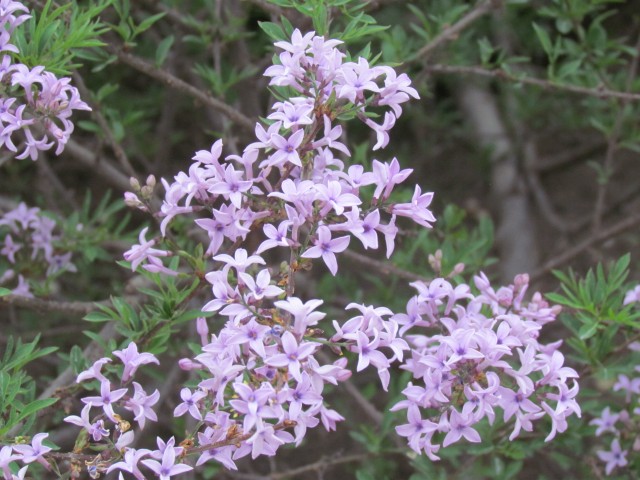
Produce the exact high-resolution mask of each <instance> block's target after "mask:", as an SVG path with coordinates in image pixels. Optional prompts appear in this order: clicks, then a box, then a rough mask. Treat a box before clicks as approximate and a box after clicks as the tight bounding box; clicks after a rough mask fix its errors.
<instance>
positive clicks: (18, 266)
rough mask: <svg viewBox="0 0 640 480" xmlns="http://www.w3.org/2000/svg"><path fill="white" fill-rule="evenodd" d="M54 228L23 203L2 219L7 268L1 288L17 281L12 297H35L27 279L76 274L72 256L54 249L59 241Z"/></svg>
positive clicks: (0, 228) (1, 244) (0, 253)
mask: <svg viewBox="0 0 640 480" xmlns="http://www.w3.org/2000/svg"><path fill="white" fill-rule="evenodd" d="M55 228H56V222H55V220H52V219H51V218H49V217H46V216H44V215H43V214H42V213H41V211H40V209H39V208H35V207H34V208H29V207H27V206H26V205H25V204H24V203H20V204H19V205H18V207H16V208H15V209H13V210H11V211H9V212H7V213H5V214H4V215H2V217H0V247H1V248H0V258H2V257H4V260H5V261H6V263H7V264H8V267H7V268H6V269H5V270H4V271H3V272H1V274H0V285H3V284H7V283H9V282H12V281H13V280H14V279H16V277H17V282H18V283H17V286H16V287H14V288H13V293H14V294H16V295H22V296H27V297H32V296H33V295H32V293H31V291H30V288H29V283H28V281H27V278H33V277H34V276H36V275H38V274H40V275H42V276H46V277H47V278H52V277H53V276H55V275H56V274H59V273H61V272H64V271H68V272H75V271H76V267H75V265H74V264H73V263H71V252H68V251H64V250H62V249H60V248H58V247H56V246H55V243H56V241H58V240H59V239H60V237H59V235H56V234H55V233H54V230H55ZM2 263H4V262H2ZM2 263H0V266H1V265H2Z"/></svg>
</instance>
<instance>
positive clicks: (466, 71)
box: [424, 64, 640, 101]
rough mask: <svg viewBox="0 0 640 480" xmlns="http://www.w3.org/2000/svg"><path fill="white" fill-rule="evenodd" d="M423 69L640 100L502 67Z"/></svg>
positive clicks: (635, 95) (633, 95)
mask: <svg viewBox="0 0 640 480" xmlns="http://www.w3.org/2000/svg"><path fill="white" fill-rule="evenodd" d="M424 70H425V72H427V73H444V74H461V75H478V76H481V77H490V78H495V79H498V80H504V81H507V82H516V83H522V84H524V85H534V86H536V87H540V88H543V89H549V90H560V91H565V92H570V93H576V94H580V95H587V96H590V97H597V98H619V99H622V100H628V101H638V100H640V93H630V92H620V91H617V90H610V89H608V88H589V87H579V86H577V85H565V84H561V83H554V82H551V81H549V80H543V79H541V78H531V77H526V76H518V75H513V74H512V73H509V72H506V71H505V70H502V69H493V70H491V69H488V68H484V67H479V66H465V65H441V64H434V65H426V66H425V67H424Z"/></svg>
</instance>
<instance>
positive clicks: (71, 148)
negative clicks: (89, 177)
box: [64, 140, 131, 191]
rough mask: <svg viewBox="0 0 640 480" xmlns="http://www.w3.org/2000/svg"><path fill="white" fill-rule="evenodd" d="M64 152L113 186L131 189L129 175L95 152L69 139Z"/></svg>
mask: <svg viewBox="0 0 640 480" xmlns="http://www.w3.org/2000/svg"><path fill="white" fill-rule="evenodd" d="M64 152H65V154H68V155H70V156H72V157H73V158H75V159H76V160H77V161H78V162H80V163H81V164H82V165H84V166H85V167H87V168H88V169H91V170H93V171H94V173H97V174H99V175H100V177H101V178H102V179H103V180H105V181H106V182H108V183H110V184H111V185H113V186H114V187H116V188H118V189H120V190H123V191H128V190H131V184H130V183H129V177H127V176H126V175H125V174H124V173H122V172H121V171H120V170H118V169H117V168H116V167H114V166H113V165H112V164H111V163H109V162H108V161H107V160H106V159H104V158H101V157H100V155H99V154H98V153H97V152H95V151H93V150H89V149H88V148H86V147H85V146H83V145H80V144H79V143H78V142H76V141H75V140H69V141H68V142H67V145H66V147H65V150H64Z"/></svg>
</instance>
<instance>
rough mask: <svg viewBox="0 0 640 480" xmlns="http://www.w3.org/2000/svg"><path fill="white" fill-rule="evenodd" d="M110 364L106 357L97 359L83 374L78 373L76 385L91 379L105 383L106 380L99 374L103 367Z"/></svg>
mask: <svg viewBox="0 0 640 480" xmlns="http://www.w3.org/2000/svg"><path fill="white" fill-rule="evenodd" d="M107 363H111V359H110V358H108V357H103V358H99V359H98V360H96V361H95V362H93V365H91V367H89V368H88V369H87V370H85V371H84V372H80V373H79V374H78V377H77V378H76V383H81V382H84V381H85V380H91V379H92V378H95V379H98V380H100V382H106V381H107V378H106V377H105V376H104V375H103V374H102V373H101V372H100V370H102V367H103V365H105V364H107Z"/></svg>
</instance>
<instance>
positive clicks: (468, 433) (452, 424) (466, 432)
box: [442, 408, 480, 447]
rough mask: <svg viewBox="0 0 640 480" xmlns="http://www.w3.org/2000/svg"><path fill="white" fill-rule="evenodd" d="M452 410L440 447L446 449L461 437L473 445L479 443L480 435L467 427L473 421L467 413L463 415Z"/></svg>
mask: <svg viewBox="0 0 640 480" xmlns="http://www.w3.org/2000/svg"><path fill="white" fill-rule="evenodd" d="M463 415H464V413H463V414H461V413H459V412H458V411H457V410H456V409H455V408H452V409H451V411H450V413H449V422H448V429H449V430H448V432H447V435H446V436H445V437H444V440H443V441H442V446H443V447H447V446H449V445H451V444H452V443H455V442H457V441H458V440H460V439H461V438H462V437H464V438H466V439H467V440H468V441H470V442H473V443H478V442H480V435H479V434H478V432H477V431H476V430H474V429H473V428H471V427H470V426H469V425H470V424H471V423H473V419H472V418H471V417H470V416H469V414H468V413H467V414H466V415H464V416H463Z"/></svg>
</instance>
